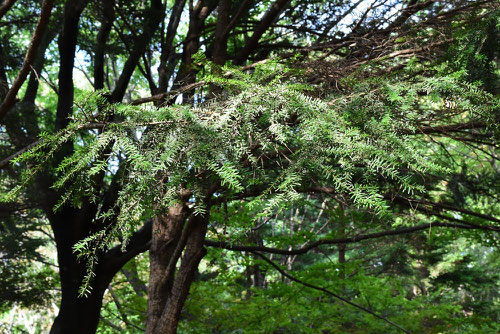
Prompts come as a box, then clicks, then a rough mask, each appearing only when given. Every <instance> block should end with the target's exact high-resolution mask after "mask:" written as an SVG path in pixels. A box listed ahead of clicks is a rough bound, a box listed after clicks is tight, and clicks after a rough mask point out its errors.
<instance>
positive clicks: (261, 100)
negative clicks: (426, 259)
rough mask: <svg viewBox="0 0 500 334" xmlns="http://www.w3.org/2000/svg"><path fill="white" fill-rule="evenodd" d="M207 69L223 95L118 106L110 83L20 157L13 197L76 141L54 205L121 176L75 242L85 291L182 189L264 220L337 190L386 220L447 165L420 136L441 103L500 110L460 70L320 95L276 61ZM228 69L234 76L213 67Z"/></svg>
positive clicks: (361, 82)
mask: <svg viewBox="0 0 500 334" xmlns="http://www.w3.org/2000/svg"><path fill="white" fill-rule="evenodd" d="M206 69H207V70H206V75H205V78H204V81H205V82H206V83H207V84H210V85H220V86H223V88H224V92H225V93H224V94H225V96H224V98H220V99H215V100H212V101H206V102H204V103H199V104H198V105H197V106H196V107H191V106H185V105H173V106H167V107H161V108H156V107H152V106H146V107H141V106H131V105H123V104H121V105H120V104H109V103H108V102H107V100H106V98H105V94H104V92H94V93H86V94H83V95H82V96H80V97H79V99H78V100H77V102H76V104H75V107H76V109H77V112H75V116H74V119H73V120H72V122H71V124H70V125H69V126H68V127H67V128H66V129H65V130H63V131H61V132H59V133H56V134H53V135H49V134H43V135H42V137H41V138H40V144H39V145H38V146H37V147H35V148H33V149H31V150H30V151H28V152H26V153H25V154H23V155H21V156H20V157H18V158H17V159H16V160H15V161H14V163H26V164H27V165H28V166H30V168H28V169H27V170H26V172H25V176H24V178H23V180H24V181H23V182H22V183H21V184H20V185H19V186H18V187H16V188H15V189H14V190H12V191H11V192H10V193H9V194H7V195H5V196H4V198H3V200H4V201H5V200H9V199H11V198H12V197H13V196H15V194H16V192H17V191H18V190H19V189H20V187H22V186H23V185H25V184H26V183H27V182H29V179H30V178H32V177H33V176H34V175H35V174H36V173H37V171H39V170H40V169H41V168H43V165H44V163H46V162H47V161H49V160H50V159H51V157H52V156H53V155H54V154H55V153H56V152H57V151H58V149H59V148H60V147H61V146H62V145H63V144H65V143H67V142H72V143H73V147H74V150H73V154H71V155H69V156H67V157H66V158H65V159H64V160H63V161H62V163H61V164H60V165H59V167H58V168H57V169H56V172H57V173H58V180H57V182H55V184H54V185H53V187H54V188H56V189H58V190H60V191H61V194H62V196H61V200H60V202H59V204H58V205H57V206H56V207H55V208H54V209H55V210H57V209H59V208H60V207H62V206H64V205H74V206H78V205H79V202H80V200H79V199H81V198H82V197H88V198H90V199H91V200H92V201H94V202H97V203H100V202H99V201H100V193H99V187H95V185H94V184H93V177H94V176H95V175H97V174H100V173H105V174H106V175H112V174H116V173H119V174H120V176H121V178H120V181H119V182H120V183H121V187H120V190H119V193H118V200H117V201H116V204H115V205H114V206H113V207H111V208H106V207H105V206H104V205H102V203H100V214H99V216H98V218H96V221H95V224H96V225H98V226H100V227H101V228H99V229H98V232H97V233H95V234H92V235H89V236H88V237H87V238H85V239H84V240H81V241H80V242H79V243H77V244H76V245H75V246H74V250H75V252H77V253H78V254H79V256H80V257H81V258H82V259H83V260H85V261H87V263H88V275H87V277H86V279H85V280H84V282H83V285H82V288H81V293H82V294H85V293H86V292H88V290H89V289H90V287H91V281H92V275H93V269H94V268H95V265H96V261H97V258H98V257H97V254H98V253H99V252H101V251H104V250H106V249H107V248H109V247H110V246H112V245H115V244H117V243H121V244H122V247H123V248H125V247H126V245H127V240H128V238H129V237H130V235H131V233H132V232H133V231H134V229H135V228H136V227H137V226H138V224H140V223H141V222H142V221H144V220H145V219H148V218H151V217H153V216H154V215H155V214H156V213H157V212H159V211H162V210H165V209H166V208H167V207H169V206H170V205H172V204H173V203H175V202H176V201H178V197H177V194H178V192H179V191H180V190H181V189H189V190H190V191H191V192H192V194H193V196H192V202H193V205H194V206H195V212H196V213H202V212H204V211H205V210H207V208H206V207H204V206H203V204H200V203H202V201H199V200H197V199H199V198H202V197H203V196H206V194H207V193H208V192H209V189H212V188H213V186H214V185H216V189H217V190H216V192H215V196H224V197H226V198H234V197H237V196H246V195H245V194H253V200H252V202H251V203H250V207H252V205H253V206H255V207H257V206H258V207H262V208H263V209H262V210H261V213H260V214H259V215H257V217H256V218H257V219H258V218H262V217H265V216H268V215H271V214H273V213H276V212H278V211H280V210H283V209H284V208H286V207H287V206H288V205H290V204H291V203H293V202H295V201H298V200H300V199H302V198H303V194H304V193H306V192H308V191H312V190H313V189H314V188H315V187H316V188H317V187H328V188H329V189H330V191H332V192H334V193H335V194H336V195H337V196H339V197H342V198H343V199H344V200H345V201H346V203H348V204H350V205H353V206H354V207H358V208H363V209H366V210H369V211H371V212H372V213H373V214H375V215H379V216H382V217H388V216H390V214H391V212H390V211H391V210H390V209H389V206H388V204H387V203H386V201H385V200H384V199H383V195H384V194H386V193H387V192H388V191H394V192H400V193H409V194H422V193H424V192H425V191H426V189H425V187H424V186H423V185H422V184H423V181H422V180H423V179H425V178H426V175H440V174H446V173H447V172H448V170H447V169H446V168H445V167H443V166H440V165H439V164H438V163H437V162H436V161H434V160H433V158H432V157H431V156H428V155H427V153H426V152H427V149H426V147H425V145H422V142H420V141H417V140H415V136H414V135H415V133H418V131H419V128H420V127H422V124H423V122H424V121H423V120H425V119H431V118H433V117H437V115H440V114H442V113H443V110H447V111H448V112H449V113H448V114H451V115H453V116H452V117H454V118H456V119H457V120H462V121H463V119H464V118H465V119H468V120H470V121H475V120H483V119H485V118H487V117H489V116H488V115H491V114H492V111H493V110H494V109H495V108H497V107H498V100H495V98H493V96H492V95H490V94H489V93H486V92H484V91H483V90H481V89H480V88H479V87H478V85H477V84H472V83H471V84H469V83H464V81H463V80H458V79H457V76H458V74H457V72H452V73H447V74H445V75H440V76H436V77H426V76H423V75H420V76H419V75H412V76H409V75H408V73H406V74H405V73H402V74H398V75H395V76H392V77H386V78H380V77H379V78H378V79H370V78H368V79H360V78H359V77H356V74H355V75H353V76H352V77H351V78H346V80H345V82H346V83H348V84H346V85H345V86H344V87H345V88H344V89H343V91H342V92H336V93H332V94H331V95H330V96H328V97H327V98H321V99H320V98H317V97H315V90H316V89H318V87H313V86H311V85H307V84H305V83H304V82H302V80H301V74H300V72H296V71H292V70H290V69H288V68H287V67H286V66H285V65H283V64H281V63H280V62H279V61H273V62H268V63H265V64H261V65H259V66H257V67H256V68H255V70H253V71H251V72H243V71H240V70H238V69H236V68H232V67H225V68H222V69H216V68H215V67H214V65H211V64H208V65H207V66H206ZM214 69H215V70H214ZM228 71H229V72H230V73H231V76H230V77H229V78H228V77H227V76H225V77H220V76H217V75H216V74H215V73H227V72H228ZM403 79H404V80H403ZM449 121H450V119H447V122H449ZM447 124H449V123H447ZM438 125H439V124H438ZM102 157H105V159H103V158H102Z"/></svg>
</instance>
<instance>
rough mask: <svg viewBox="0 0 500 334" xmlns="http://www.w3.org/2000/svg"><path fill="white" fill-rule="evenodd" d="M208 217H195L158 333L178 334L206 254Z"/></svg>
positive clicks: (157, 327) (157, 326)
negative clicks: (182, 316) (190, 293)
mask: <svg viewBox="0 0 500 334" xmlns="http://www.w3.org/2000/svg"><path fill="white" fill-rule="evenodd" d="M207 224H208V215H200V216H193V220H192V224H191V225H190V228H189V237H188V240H187V244H186V247H185V251H184V256H183V257H182V261H181V265H180V267H179V271H178V272H177V275H176V277H175V281H174V284H173V287H172V290H171V293H170V297H169V299H168V302H167V304H166V306H165V308H164V310H163V313H162V315H161V318H160V319H159V321H158V323H157V325H156V333H166V334H174V333H176V332H177V325H178V322H179V318H180V314H181V311H182V307H183V306H184V303H185V301H186V299H187V296H188V294H189V288H190V287H191V283H192V282H193V279H194V277H195V273H196V271H197V269H198V265H199V264H200V261H201V259H202V258H203V257H204V256H205V254H206V249H205V248H204V246H203V242H204V241H205V235H206V232H207Z"/></svg>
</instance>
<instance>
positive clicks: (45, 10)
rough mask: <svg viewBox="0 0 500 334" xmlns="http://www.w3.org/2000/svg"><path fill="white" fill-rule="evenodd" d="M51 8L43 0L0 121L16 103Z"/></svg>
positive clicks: (50, 1) (48, 0)
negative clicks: (38, 16) (22, 61)
mask: <svg viewBox="0 0 500 334" xmlns="http://www.w3.org/2000/svg"><path fill="white" fill-rule="evenodd" d="M4 4H5V3H4ZM53 6H54V0H44V1H43V3H42V11H41V13H40V18H39V19H38V23H37V25H36V28H35V32H34V33H33V37H32V38H31V43H30V45H29V47H28V51H27V52H26V56H25V58H24V63H23V66H22V67H21V70H20V71H19V73H18V75H17V77H16V79H15V80H14V83H13V84H12V87H11V88H10V89H9V91H8V92H7V95H6V96H5V99H4V100H3V102H2V104H1V105H0V121H1V120H2V119H3V118H4V117H5V115H6V114H7V112H8V111H9V110H10V109H11V108H12V107H13V106H14V104H15V103H16V95H17V92H18V91H19V89H20V88H21V86H22V85H23V83H24V81H25V80H26V78H27V77H28V74H29V72H30V69H31V65H32V64H33V61H34V60H35V56H36V53H37V50H38V46H39V45H40V43H41V41H42V37H43V33H44V31H45V28H46V27H47V24H48V23H49V19H50V13H51V11H52V7H53Z"/></svg>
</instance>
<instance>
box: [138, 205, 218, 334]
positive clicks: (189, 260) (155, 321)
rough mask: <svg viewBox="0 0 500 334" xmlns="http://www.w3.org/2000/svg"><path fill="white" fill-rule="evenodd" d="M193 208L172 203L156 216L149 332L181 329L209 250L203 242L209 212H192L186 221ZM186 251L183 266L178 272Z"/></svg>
mask: <svg viewBox="0 0 500 334" xmlns="http://www.w3.org/2000/svg"><path fill="white" fill-rule="evenodd" d="M189 211H190V210H189V209H188V208H187V206H186V205H181V204H178V205H175V206H172V207H171V208H170V209H169V210H168V213H167V214H166V215H164V216H163V215H160V216H158V218H157V219H155V220H154V226H153V237H152V245H151V249H150V277H149V292H148V298H149V299H148V318H147V323H146V333H147V334H156V333H162V334H164V333H176V332H177V325H178V322H179V318H180V314H181V310H182V307H183V306H184V302H185V301H186V298H187V296H188V293H189V288H190V287H191V283H192V282H193V279H194V276H195V273H196V270H197V269H198V265H199V263H200V261H201V259H202V258H203V256H205V254H206V250H205V248H204V246H203V242H204V240H205V234H206V231H207V224H208V220H209V215H208V213H207V214H204V215H192V216H191V218H190V219H189V222H188V223H187V224H185V221H186V219H187V217H188V215H189ZM184 225H186V226H185V227H184ZM183 227H184V230H183ZM183 251H184V255H183V256H182V259H181V264H180V267H179V269H178V270H177V273H175V271H176V264H177V262H178V259H179V258H180V256H181V254H182V252H183Z"/></svg>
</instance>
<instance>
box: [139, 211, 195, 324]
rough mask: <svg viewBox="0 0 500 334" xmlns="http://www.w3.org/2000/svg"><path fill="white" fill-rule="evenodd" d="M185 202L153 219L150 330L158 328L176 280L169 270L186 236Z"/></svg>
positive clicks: (149, 305)
mask: <svg viewBox="0 0 500 334" xmlns="http://www.w3.org/2000/svg"><path fill="white" fill-rule="evenodd" d="M189 212H190V210H189V208H188V207H187V205H186V204H185V203H183V204H177V205H173V206H171V207H170V208H169V210H168V212H167V213H166V214H162V215H158V216H157V217H156V218H155V219H154V220H153V234H152V239H151V248H150V250H149V263H150V266H149V286H148V317H147V323H146V333H151V334H153V333H157V332H156V331H155V327H156V324H157V323H158V321H159V319H160V317H161V315H162V312H163V309H164V307H165V305H166V303H167V300H168V297H169V292H170V289H171V287H172V280H171V279H170V278H166V277H165V275H166V272H167V269H168V267H169V263H170V262H171V259H172V256H173V254H174V252H175V249H176V248H177V245H178V243H179V240H180V238H181V235H182V228H183V227H184V223H185V221H186V219H187V218H188V216H189Z"/></svg>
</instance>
